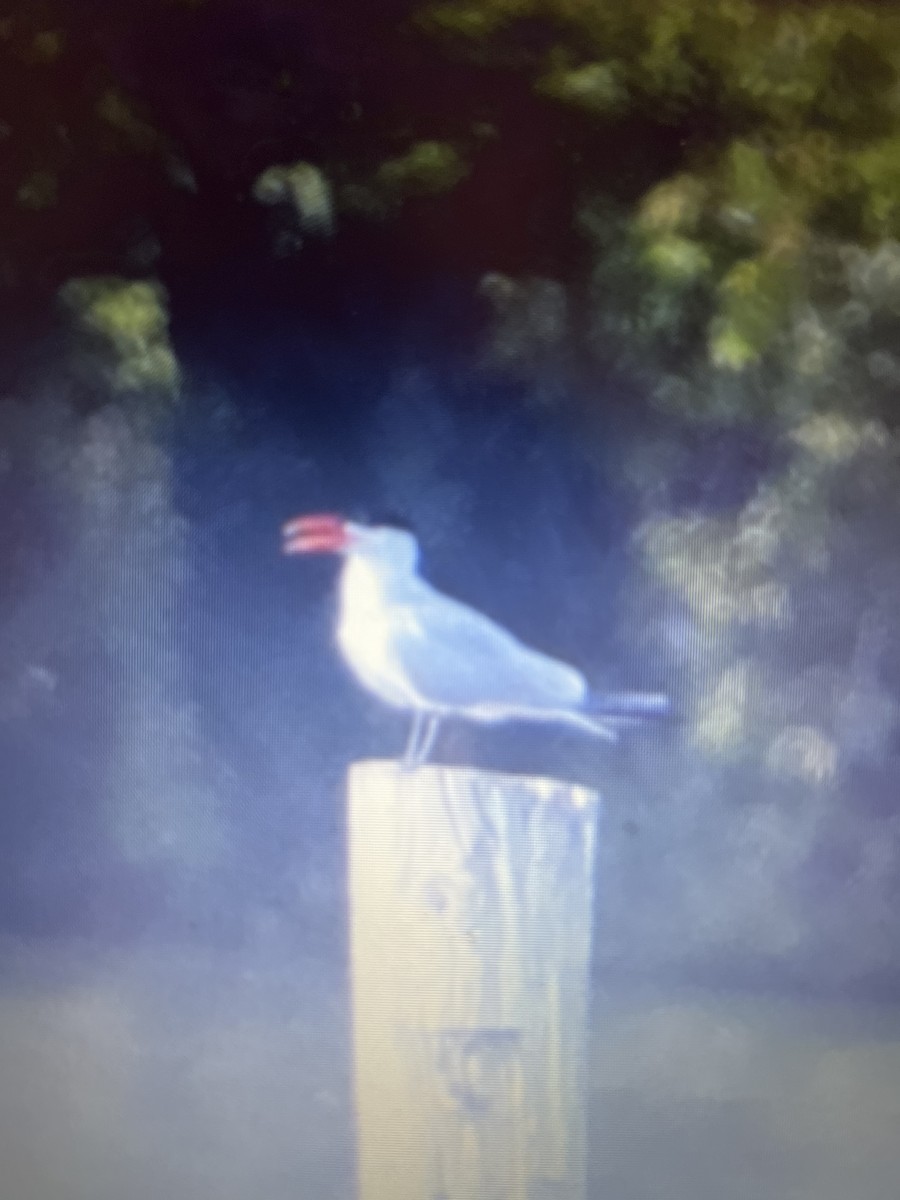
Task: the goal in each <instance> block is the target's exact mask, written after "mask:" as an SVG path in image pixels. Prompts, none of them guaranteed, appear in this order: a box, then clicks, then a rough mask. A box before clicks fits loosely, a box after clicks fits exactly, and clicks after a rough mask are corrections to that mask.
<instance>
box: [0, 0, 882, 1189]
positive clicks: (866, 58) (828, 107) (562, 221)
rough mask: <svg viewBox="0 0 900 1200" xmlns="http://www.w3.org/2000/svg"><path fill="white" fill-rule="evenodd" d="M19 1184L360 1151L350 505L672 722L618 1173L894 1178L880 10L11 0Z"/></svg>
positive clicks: (628, 937) (558, 752)
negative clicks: (402, 526)
mask: <svg viewBox="0 0 900 1200" xmlns="http://www.w3.org/2000/svg"><path fill="white" fill-rule="evenodd" d="M0 65H2V69H0V229H2V235H0V316H2V321H0V1162H2V1164H3V1177H4V1185H3V1191H4V1195H8V1196H9V1197H10V1200H31V1198H34V1200H38V1198H40V1200H47V1198H53V1197H57V1196H59V1197H65V1198H66V1200H82V1198H84V1200H87V1198H88V1197H90V1198H91V1200H107V1198H109V1200H112V1198H113V1197H120V1196H123V1195H125V1196H128V1197H134V1198H135V1200H141V1198H142V1197H147V1198H148V1200H149V1198H150V1197H155V1196H158V1195H161V1194H165V1195H168V1196H171V1197H173V1198H176V1200H177V1198H178V1197H181V1196H192V1197H197V1198H200V1200H202V1198H204V1197H210V1198H213V1197H215V1198H216V1200H230V1198H232V1197H233V1198H234V1200H237V1198H238V1197H244V1196H248V1195H251V1194H252V1195H255V1196H260V1197H266V1198H267V1200H282V1198H285V1200H286V1198H287V1197H295V1196H297V1195H303V1196H305V1197H310V1198H314V1197H322V1198H323V1200H332V1198H334V1200H337V1198H338V1197H346V1196H348V1195H351V1194H352V1170H353V1128H352V1123H353V1118H352V1108H351V1103H350V1071H351V1046H350V1041H349V1022H348V994H347V971H346V947H347V906H346V898H345V888H346V871H345V849H346V847H345V831H344V824H343V823H344V792H343V786H344V774H345V771H346V768H347V766H348V764H349V763H350V762H351V761H354V760H356V759H359V758H363V757H367V756H376V757H378V756H380V757H391V756H394V755H395V754H397V753H399V751H400V750H401V748H402V745H403V741H404V738H405V734H406V726H405V722H404V721H403V720H402V719H401V718H397V717H396V716H395V715H393V714H391V713H390V712H388V711H386V710H383V709H381V708H379V707H378V706H377V705H376V704H375V703H374V702H372V701H370V700H369V699H368V698H367V697H366V696H364V695H362V694H361V693H359V692H358V691H357V689H356V688H355V686H354V685H353V684H352V682H351V681H350V679H349V678H348V677H347V675H346V673H345V671H344V669H343V668H342V666H341V665H340V663H339V661H338V659H337V657H336V655H335V653H334V650H333V647H332V645H331V640H330V639H331V621H332V616H333V600H334V594H333V585H334V570H335V567H334V563H333V562H328V561H319V560H315V561H307V560H303V561H296V560H285V559H283V558H281V557H280V555H279V553H278V549H279V536H278V535H279V525H280V522H281V521H282V520H284V519H285V518H286V517H289V516H292V515H294V513H296V512H302V511H316V510H320V509H327V510H334V511H340V512H345V513H347V514H348V515H350V516H351V517H353V518H355V519H367V518H369V517H375V516H378V515H379V514H383V513H385V512H391V513H394V514H397V515H399V516H402V517H404V518H405V519H406V520H408V521H410V522H411V523H412V524H413V525H414V526H415V528H416V530H417V532H418V534H419V536H420V539H421V542H422V547H423V556H424V565H425V571H426V573H427V575H428V577H429V578H430V579H431V580H432V581H433V582H435V583H436V584H438V585H439V586H440V587H442V588H444V589H445V590H447V591H449V592H451V593H452V594H454V595H456V596H459V597H460V598H462V599H464V600H466V601H467V602H469V603H472V604H476V605H477V606H479V607H481V608H483V609H484V610H485V611H487V612H489V613H490V614H491V615H492V616H493V617H495V618H496V619H498V620H500V621H502V622H503V623H504V624H506V625H507V626H508V627H510V628H511V629H513V630H514V631H515V632H516V633H517V634H519V635H520V636H521V637H523V638H524V639H525V640H526V641H529V642H531V643H533V644H536V645H538V646H539V647H540V648H541V649H543V650H546V651H548V652H550V653H552V654H555V655H557V656H559V657H562V658H565V659H568V660H569V661H572V662H574V663H577V664H578V665H579V666H580V667H581V668H582V669H583V670H584V671H585V672H586V673H587V674H588V675H589V676H590V677H591V679H592V680H593V681H595V682H596V683H597V684H598V686H601V687H614V688H619V687H638V688H661V689H665V690H667V691H668V692H669V693H670V694H671V695H672V696H673V698H674V701H675V708H676V713H675V717H674V719H673V720H672V721H671V722H669V723H668V725H666V726H665V727H663V728H659V727H656V728H654V729H653V730H652V731H647V732H638V733H635V734H634V735H633V736H629V737H628V738H626V739H625V740H624V741H623V742H622V743H621V744H620V745H618V746H613V747H609V746H606V745H597V744H595V743H593V742H591V741H586V740H585V739H583V738H580V737H579V736H577V735H576V734H568V733H565V732H560V731H559V730H546V731H538V732H536V731H535V730H533V729H531V730H527V731H526V732H525V733H524V734H523V733H522V731H520V730H516V729H514V728H510V729H502V730H494V731H488V732H485V731H481V732H478V731H473V730H470V729H468V728H465V727H451V726H449V725H448V726H447V727H446V728H445V729H444V730H443V731H442V734H441V739H440V741H439V744H438V746H437V748H436V757H437V758H438V759H439V760H441V761H444V762H449V763H460V764H469V763H471V764H474V765H477V766H480V767H483V768H485V769H496V770H509V771H518V772H523V773H534V774H552V775H555V776H557V777H560V778H563V779H572V780H576V781H578V782H580V783H583V784H586V785H588V786H590V787H592V788H595V789H596V790H597V791H598V792H599V793H600V794H601V795H602V797H603V801H604V807H603V820H602V826H601V837H600V843H599V847H598V861H597V880H598V895H597V905H596V913H595V953H594V970H593V982H592V987H593V991H592V1011H593V1014H594V1023H593V1032H592V1040H591V1049H590V1054H591V1059H590V1062H591V1080H592V1086H591V1109H590V1129H591V1163H590V1177H591V1187H592V1189H593V1190H592V1193H591V1194H592V1195H595V1196H597V1197H601V1196H602V1197H610V1198H612V1200H688V1198H690V1200H705V1198H707V1197H709V1198H710V1200H712V1198H713V1197H715V1198H716V1200H721V1198H722V1197H725V1198H727V1200H744V1198H746V1200H755V1198H756V1197H759V1196H762V1195H773V1196H778V1197H784V1198H785V1200H787V1198H790V1200H846V1198H847V1197H848V1196H852V1197H854V1200H893V1198H894V1197H895V1196H896V1194H897V1187H898V1184H897V1181H898V1178H900V1147H898V1144H897V1137H896V1131H897V1129H898V1128H900V920H898V915H900V866H898V849H900V801H898V787H897V782H896V781H897V778H898V775H900V632H898V627H897V619H896V614H897V611H898V605H900V457H898V450H900V438H898V423H900V350H898V346H900V241H898V238H900V165H898V164H900V13H898V11H897V10H896V9H895V8H894V7H893V6H890V5H884V4H876V3H874V0H872V2H871V3H859V4H854V3H841V4H824V3H818V2H814V0H809V2H806V3H797V4H777V5H776V4H772V3H768V2H766V0H640V2H635V3H632V4H630V5H629V6H627V7H624V6H622V5H614V4H607V3H605V2H601V0H447V2H439V3H435V4H431V5H429V4H427V3H426V4H421V5H417V4H414V3H410V2H409V0H346V2H345V3H344V4H342V5H326V4H322V3H316V2H315V0H180V2H179V0H139V2H138V0H136V2H135V3H133V4H131V5H122V4H119V3H113V2H112V0H81V2H80V3H79V4H78V5H77V6H72V5H69V4H63V3H61V0H60V2H57V0H42V2H38V0H34V2H27V0H21V2H19V3H15V2H10V0H7V2H6V3H4V4H2V6H0Z"/></svg>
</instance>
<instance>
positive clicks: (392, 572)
mask: <svg viewBox="0 0 900 1200" xmlns="http://www.w3.org/2000/svg"><path fill="white" fill-rule="evenodd" d="M410 580H411V576H410V574H409V573H408V572H406V571H400V570H397V569H396V568H394V567H393V565H392V564H391V563H385V562H376V561H373V560H372V559H367V558H363V557H362V556H360V555H353V554H351V555H350V556H349V557H348V558H347V559H346V561H345V562H344V568H343V570H342V571H341V580H340V607H341V616H342V618H344V619H347V618H350V619H354V620H357V619H364V618H365V617H367V616H368V615H369V614H372V613H374V612H378V611H381V610H382V609H383V607H384V605H385V604H387V603H390V602H391V601H392V600H397V599H399V598H400V597H401V596H402V595H403V593H404V591H405V590H406V589H407V588H408V586H409V584H410Z"/></svg>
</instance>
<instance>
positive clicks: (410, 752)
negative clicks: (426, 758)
mask: <svg viewBox="0 0 900 1200" xmlns="http://www.w3.org/2000/svg"><path fill="white" fill-rule="evenodd" d="M423 720H424V718H423V716H422V713H420V712H419V710H418V709H414V711H413V719H412V725H411V726H410V729H409V737H408V739H407V741H406V749H405V750H404V751H403V764H402V765H403V769H404V771H408V770H409V769H410V767H414V766H415V765H416V761H417V759H418V745H419V741H420V739H421V736H422V722H423Z"/></svg>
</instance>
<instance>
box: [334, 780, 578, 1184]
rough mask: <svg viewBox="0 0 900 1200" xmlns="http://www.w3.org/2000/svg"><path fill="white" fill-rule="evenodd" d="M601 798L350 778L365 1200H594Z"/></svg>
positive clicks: (523, 786)
mask: <svg viewBox="0 0 900 1200" xmlns="http://www.w3.org/2000/svg"><path fill="white" fill-rule="evenodd" d="M596 801H597V798H596V796H595V795H594V793H592V792H590V791H588V790H586V789H584V788H581V787H578V786H575V785H573V784H568V783H562V782H560V781H558V780H555V779H538V778H532V777H529V776H516V775H499V774H494V773H490V772H486V771H475V770H468V769H460V768H456V767H453V768H451V767H440V766H426V767H420V768H417V769H415V770H411V771H406V772H404V771H403V770H402V769H401V768H400V766H399V764H397V763H395V762H381V761H377V762H362V763H357V764H355V765H354V766H353V767H352V768H351V771H350V776H349V810H350V811H349V830H350V872H349V884H350V906H351V912H350V923H351V957H352V980H353V1023H354V1044H355V1072H356V1078H355V1089H356V1114H357V1144H358V1182H359V1191H358V1195H359V1200H584V1198H585V1166H586V1163H585V1157H586V1156H585V1101H586V1086H585V1085H586V1077H585V1060H586V1049H587V1047H586V1032H587V1030H586V1020H587V990H588V988H587V982H588V967H589V956H590V943H591V912H592V901H593V886H592V881H593V863H594V840H595V832H596V820H597V802H596Z"/></svg>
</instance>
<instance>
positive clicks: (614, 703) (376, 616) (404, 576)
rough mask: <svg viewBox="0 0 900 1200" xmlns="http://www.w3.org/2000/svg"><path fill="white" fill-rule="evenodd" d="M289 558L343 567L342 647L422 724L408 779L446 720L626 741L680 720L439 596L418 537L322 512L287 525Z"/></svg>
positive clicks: (659, 703) (369, 684)
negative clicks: (628, 733) (538, 726)
mask: <svg viewBox="0 0 900 1200" xmlns="http://www.w3.org/2000/svg"><path fill="white" fill-rule="evenodd" d="M282 551H283V553H285V554H288V555H294V554H334V555H339V556H340V557H342V559H343V565H342V568H341V572H340V580H339V585H338V593H339V600H338V617H337V628H336V637H335V640H336V643H337V648H338V650H339V652H340V654H341V655H342V657H343V659H344V661H345V663H346V664H347V666H348V667H349V668H350V671H351V672H352V674H353V675H354V676H355V677H356V679H357V681H358V682H359V683H360V684H361V685H362V687H363V688H365V689H366V690H368V691H369V692H370V693H372V694H373V695H375V696H376V697H377V698H378V699H379V700H381V701H382V702H383V703H384V704H386V705H389V706H390V707H392V708H395V709H400V710H404V711H406V712H409V713H411V714H412V725H411V728H410V732H409V738H408V740H407V743H406V749H405V751H404V754H403V759H402V765H403V766H404V768H407V769H409V768H414V767H418V766H422V765H423V764H424V763H425V762H426V761H427V759H428V756H429V754H430V753H431V750H432V747H433V745H434V740H435V737H436V735H437V732H438V728H439V726H440V723H441V722H442V721H443V720H444V719H446V718H462V719H464V720H468V721H471V722H475V723H478V724H485V725H494V724H499V723H501V722H507V721H531V722H545V723H555V724H563V725H568V726H570V727H574V728H577V729H580V730H583V731H585V732H586V733H588V734H591V735H592V736H595V737H600V738H604V739H606V740H608V741H615V740H616V739H617V737H618V731H619V729H620V728H623V727H627V726H630V725H635V724H638V723H639V722H641V721H644V720H646V719H649V718H653V717H659V716H662V715H664V714H665V713H667V712H668V710H669V700H668V697H667V696H665V695H664V694H662V693H659V692H640V691H634V692H621V693H604V694H597V693H595V692H593V691H592V690H591V688H590V687H589V685H588V682H587V680H586V678H585V676H584V675H583V674H582V673H581V672H580V671H579V670H578V669H577V668H575V667H574V666H570V665H569V664H568V663H566V662H562V661H560V660H558V659H556V658H552V657H551V656H549V655H547V654H544V653H542V652H540V651H538V650H535V649H532V648H531V647H530V646H526V645H525V644H524V643H523V642H521V641H519V640H518V638H516V637H515V636H514V635H513V634H512V633H510V632H509V631H508V630H506V629H505V628H503V627H502V626H501V625H499V624H497V623H496V622H495V621H493V620H492V619H491V618H490V617H487V616H485V615H484V614H483V613H481V612H479V611H478V610H477V609H475V608H471V607H470V606H469V605H467V604H464V603H462V602H461V601H459V600H456V599H454V598H452V597H451V596H448V595H445V594H444V593H442V592H440V591H438V590H437V589H436V588H435V587H433V586H432V585H431V584H430V583H428V582H427V581H426V580H425V579H423V578H422V577H421V575H420V574H419V570H418V568H419V544H418V541H417V539H416V537H415V536H414V534H413V533H411V532H410V531H409V530H407V529H403V528H399V527H396V526H394V525H366V524H361V523H357V522H354V521H350V520H347V519H345V518H344V517H342V516H339V515H337V514H335V513H313V514H309V515H306V516H298V517H294V518H293V519H291V520H289V521H286V522H285V523H284V524H283V525H282Z"/></svg>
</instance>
